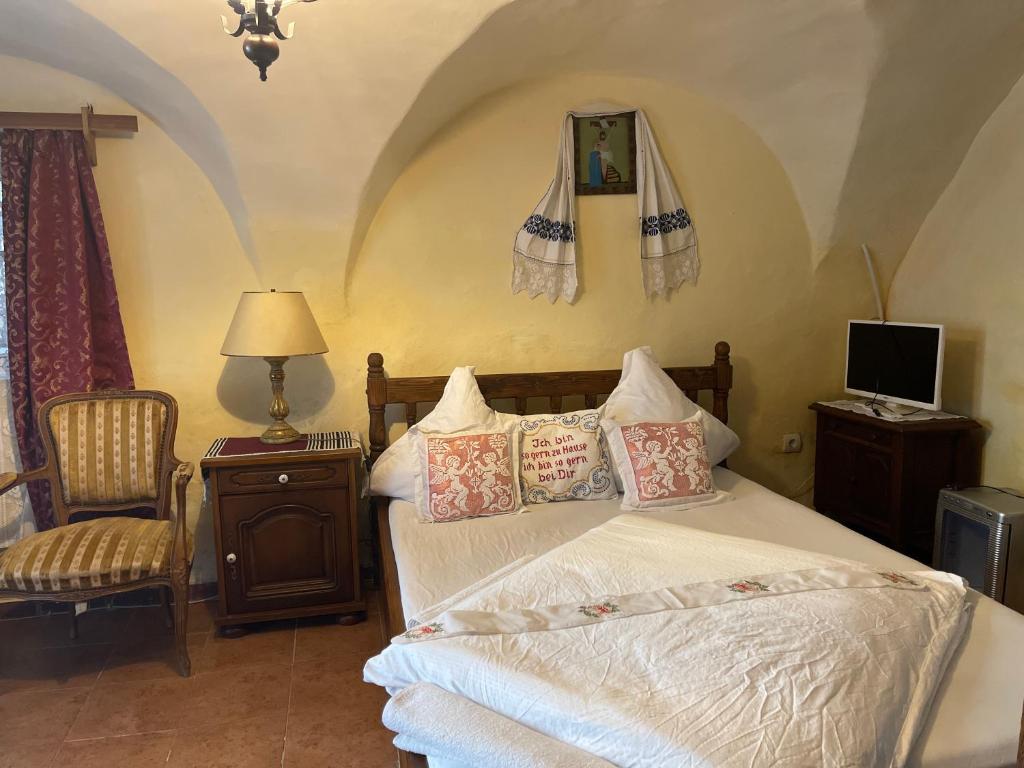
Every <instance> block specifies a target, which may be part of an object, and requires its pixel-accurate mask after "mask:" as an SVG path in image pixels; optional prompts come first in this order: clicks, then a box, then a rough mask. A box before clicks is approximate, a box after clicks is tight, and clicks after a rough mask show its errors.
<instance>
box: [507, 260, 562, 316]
mask: <svg viewBox="0 0 1024 768" xmlns="http://www.w3.org/2000/svg"><path fill="white" fill-rule="evenodd" d="M520 291H526V293H527V294H528V295H529V297H530V298H531V299H533V298H536V297H537V296H539V295H540V294H542V293H543V294H544V295H545V296H547V297H548V301H550V302H551V303H552V304H553V303H554V302H555V299H557V298H558V297H559V296H561V297H562V298H563V299H565V300H566V301H567V302H569V303H570V304H571V303H572V302H573V299H575V298H576V265H575V264H551V263H549V262H546V261H539V260H538V259H531V258H528V257H527V256H524V255H523V254H521V253H519V252H518V251H517V252H515V253H513V254H512V293H514V294H515V293H519V292H520Z"/></svg>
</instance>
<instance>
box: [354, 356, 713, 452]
mask: <svg viewBox="0 0 1024 768" xmlns="http://www.w3.org/2000/svg"><path fill="white" fill-rule="evenodd" d="M366 362H367V365H368V368H367V372H366V401H367V404H368V405H369V408H370V435H369V437H370V463H371V464H372V463H373V462H374V461H376V459H377V457H378V456H380V455H381V453H383V452H384V449H385V448H387V447H388V429H387V424H386V422H385V419H384V409H385V408H386V407H387V406H388V405H404V406H405V421H406V423H407V424H408V425H409V426H410V427H411V426H412V425H413V424H415V423H416V421H417V420H418V416H417V413H418V405H419V404H420V403H436V402H437V401H438V400H440V399H441V393H442V392H444V386H445V384H446V383H447V382H448V377H447V376H416V377H406V378H388V376H387V375H386V374H385V373H384V356H383V355H381V354H380V353H379V352H373V353H371V354H370V356H369V357H368V358H367V359H366ZM665 373H667V374H668V375H669V376H671V377H672V380H673V381H674V382H675V383H676V386H678V387H679V388H680V389H681V390H683V392H685V393H686V396H687V397H688V398H690V399H691V400H693V401H694V402H696V401H697V395H698V393H699V392H700V391H701V390H710V391H711V392H712V396H713V400H712V407H711V412H712V413H713V414H714V415H715V416H716V417H717V418H718V419H720V420H721V421H722V422H728V421H729V390H730V388H731V387H732V363H731V362H729V345H728V344H727V343H726V342H724V341H720V342H718V343H717V344H716V345H715V359H714V362H713V363H712V364H711V365H702V366H694V367H687V368H666V369H665ZM621 375H622V371H621V370H609V371H559V372H550V373H490V374H482V375H478V376H477V377H476V381H477V384H479V385H480V392H481V393H483V396H484V398H485V399H486V400H487V402H488V403H492V402H493V401H494V400H513V401H514V402H515V410H516V413H518V414H520V415H523V414H525V413H526V401H527V399H529V398H537V397H540V398H547V399H548V402H549V404H550V408H549V411H548V412H549V413H560V412H561V410H562V399H563V398H565V397H571V396H577V397H578V396H580V395H582V396H583V400H584V403H585V404H586V407H587V408H594V407H596V406H597V398H598V396H600V395H607V394H609V393H610V392H611V391H612V390H613V389H615V385H616V384H618V383H619V378H620V377H621Z"/></svg>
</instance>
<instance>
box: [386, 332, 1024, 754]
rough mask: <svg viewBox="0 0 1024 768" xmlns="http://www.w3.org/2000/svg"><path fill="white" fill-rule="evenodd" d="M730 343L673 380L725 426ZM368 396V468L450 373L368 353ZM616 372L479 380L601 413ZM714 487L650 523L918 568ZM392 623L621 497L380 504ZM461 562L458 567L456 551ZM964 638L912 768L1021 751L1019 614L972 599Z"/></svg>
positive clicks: (756, 488)
mask: <svg viewBox="0 0 1024 768" xmlns="http://www.w3.org/2000/svg"><path fill="white" fill-rule="evenodd" d="M729 352H730V350H729V345H728V344H726V343H725V342H719V343H718V345H716V348H715V357H714V361H713V362H712V364H711V365H708V366H700V367H688V368H668V369H666V372H667V373H668V374H669V375H670V376H671V377H672V379H673V380H674V381H675V382H676V384H677V385H678V386H679V387H680V389H682V390H683V391H684V392H685V393H686V394H687V396H688V397H690V399H692V400H694V401H696V400H697V399H698V397H699V396H700V393H702V392H710V393H711V410H712V412H713V413H714V415H715V416H716V417H718V418H719V419H721V420H722V421H726V420H727V419H728V401H729V392H730V389H731V386H732V366H731V363H730V361H729ZM368 362H369V370H368V377H367V398H368V404H369V411H370V433H369V438H370V440H369V442H370V461H371V462H372V461H373V460H374V459H376V458H377V457H378V456H379V455H380V454H381V452H382V451H383V450H384V449H385V448H386V446H387V422H386V418H385V409H386V408H387V406H389V405H390V406H393V407H394V406H398V407H400V408H402V409H404V416H405V421H406V423H407V424H409V425H412V424H414V423H416V421H417V420H418V414H419V411H418V406H419V405H420V404H422V403H429V402H434V401H436V400H437V399H438V398H439V397H440V394H441V392H442V390H443V387H444V384H445V381H446V378H447V377H417V378H388V377H387V376H386V375H385V373H384V369H383V358H382V356H381V355H379V354H376V353H375V354H373V355H370V357H369V361H368ZM618 378H619V371H616V370H609V371H582V372H581V371H576V372H564V373H534V374H492V375H481V376H478V377H477V381H478V383H479V386H480V389H481V392H482V393H483V394H484V396H485V398H487V399H488V401H489V402H494V401H507V402H511V403H512V404H513V405H514V409H515V411H516V412H517V413H520V414H522V413H525V412H526V411H527V407H528V405H530V404H531V403H533V402H535V401H534V400H532V398H544V400H543V401H542V402H543V403H544V406H546V408H547V409H548V410H550V411H551V412H558V411H560V409H561V407H562V403H563V401H565V399H567V398H569V397H571V396H577V397H579V396H582V398H583V400H584V402H585V404H586V405H587V406H588V407H594V406H595V405H596V404H597V402H598V398H599V397H600V396H601V395H604V394H607V393H608V392H610V391H611V390H612V389H613V388H614V387H615V385H616V383H617V381H618ZM715 480H716V484H717V485H719V486H720V487H721V488H722V489H724V490H726V491H728V492H730V493H731V494H732V496H733V499H732V500H731V501H728V502H725V503H723V504H718V505H714V506H711V507H697V508H692V509H688V510H683V511H661V512H658V511H653V512H649V513H647V514H648V515H650V516H651V517H654V518H657V519H660V520H663V521H665V522H670V523H681V524H684V525H686V526H690V527H692V528H696V529H702V530H705V531H709V532H713V533H722V534H730V535H739V536H743V537H747V538H751V539H758V540H761V541H764V542H771V543H774V544H782V545H787V546H790V547H796V548H800V549H806V550H809V551H812V552H820V553H822V554H824V555H829V556H834V557H839V558H845V559H850V560H857V561H861V562H866V563H870V564H872V565H874V566H879V567H884V568H891V569H902V570H907V571H914V570H922V569H923V566H922V565H921V564H919V563H916V562H914V561H913V560H910V559H909V558H907V557H905V556H903V555H900V554H898V553H896V552H894V551H893V550H890V549H888V548H887V547H884V546H882V545H880V544H877V543H875V542H873V541H871V540H869V539H867V538H865V537H863V536H860V535H859V534H857V533H855V532H853V531H850V530H849V529H846V528H844V527H843V526H841V525H839V524H837V523H835V522H833V521H831V520H829V519H828V518H826V517H824V516H822V515H819V514H817V513H815V512H814V511H812V510H809V509H807V508H806V507H803V506H802V505H800V504H797V503H795V502H793V501H791V500H789V499H786V498H784V497H781V496H778V495H776V494H774V493H772V492H771V491H769V490H767V489H766V488H764V487H763V486H760V485H758V484H757V483H754V482H753V481H751V480H748V479H746V478H743V477H742V476H740V475H739V474H737V473H735V472H733V471H731V470H729V469H728V468H726V467H718V468H716V469H715ZM375 501H376V522H377V527H378V538H379V542H380V550H381V571H382V574H381V577H382V583H383V591H384V599H385V620H386V623H387V628H388V632H389V634H390V635H391V636H394V635H397V634H399V633H401V632H402V631H403V630H404V629H405V628H406V619H407V618H409V617H412V616H414V615H415V614H417V613H418V612H419V611H421V610H423V609H424V608H425V607H427V606H429V605H431V604H434V603H437V602H438V601H440V600H442V599H444V598H447V597H449V596H450V595H453V594H455V593H458V592H459V591H460V590H463V589H465V588H467V587H469V586H470V585H472V584H473V583H475V582H477V581H478V580H479V579H482V578H484V577H486V576H487V575H488V574H490V573H492V572H494V571H496V570H497V569H499V568H501V567H503V566H506V565H508V564H509V563H511V562H513V561H515V560H517V559H519V558H521V557H524V556H530V555H539V554H541V553H543V552H546V551H548V550H551V549H553V548H555V547H557V546H559V545H561V544H564V543H565V542H568V541H570V540H573V539H575V538H576V537H577V536H579V535H580V534H582V533H584V532H586V531H588V530H591V529H594V528H596V527H597V526H600V525H602V524H603V523H606V522H607V521H609V520H611V519H612V518H614V517H616V516H617V515H619V506H618V500H608V501H587V502H561V503H558V504H547V505H535V506H532V507H530V513H529V514H524V515H515V516H507V517H498V518H491V519H488V520H466V521H458V522H452V523H444V524H439V525H423V524H421V523H419V522H418V521H417V519H416V515H415V510H414V508H413V505H411V504H409V503H407V502H403V501H400V500H393V501H391V500H385V499H377V500H375ZM456 552H458V553H467V552H470V553H472V554H471V556H469V557H466V556H465V555H464V554H460V555H459V557H458V560H457V562H459V567H458V568H452V567H450V566H451V563H452V562H453V557H454V554H453V553H456ZM970 601H971V602H972V603H973V604H974V616H973V620H972V623H971V626H970V628H969V630H968V635H967V637H966V639H965V641H964V642H963V644H962V645H961V647H960V649H959V650H958V652H957V654H956V656H955V657H954V658H953V660H952V662H951V664H950V667H949V669H948V671H947V672H946V674H945V677H944V679H943V681H942V683H941V686H940V688H939V690H938V692H937V694H936V698H935V701H934V703H933V706H932V708H931V712H930V714H929V715H928V718H927V721H926V723H925V725H924V729H923V731H922V733H921V736H920V738H919V739H918V740H917V743H916V745H915V747H914V750H913V752H912V755H911V759H910V761H909V763H908V764H910V765H922V766H934V767H935V768H944V767H945V766H950V767H951V768H952V767H953V766H974V767H976V768H982V767H985V766H1003V765H1012V764H1014V760H1015V754H1016V747H1017V744H1018V733H1019V717H1020V706H1021V694H1022V692H1024V666H1022V665H1019V664H1018V663H1016V659H1017V656H1018V655H1019V649H1020V648H1022V647H1024V617H1022V616H1020V615H1018V614H1016V613H1015V612H1013V611H1010V610H1009V609H1007V608H1005V607H1004V606H1002V605H999V604H997V603H995V602H994V601H992V600H989V599H988V598H985V597H982V596H981V595H978V594H977V593H973V592H972V593H971V595H970ZM400 759H401V764H402V765H403V766H425V765H426V764H427V763H426V760H425V758H423V757H422V756H420V755H413V754H408V753H400Z"/></svg>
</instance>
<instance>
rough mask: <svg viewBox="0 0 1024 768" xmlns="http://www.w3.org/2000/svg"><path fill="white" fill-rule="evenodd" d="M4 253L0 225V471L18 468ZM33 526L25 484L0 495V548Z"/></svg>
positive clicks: (0, 193) (19, 463) (27, 533)
mask: <svg viewBox="0 0 1024 768" xmlns="http://www.w3.org/2000/svg"><path fill="white" fill-rule="evenodd" d="M2 194H3V192H2V191H0V195H2ZM0 202H2V200H0ZM3 257H4V233H3V227H2V226H0V472H20V471H21V459H20V457H19V456H18V444H17V439H18V438H17V436H16V435H15V433H14V411H13V409H12V406H11V375H10V367H9V366H8V364H7V297H6V296H5V295H4V290H3V286H4V283H3V279H2V275H3V260H4V259H3ZM35 530H36V524H35V518H34V517H33V516H32V507H31V505H30V504H29V501H28V491H27V490H26V489H25V486H24V485H21V486H19V487H17V488H13V489H11V490H10V491H8V492H7V493H5V494H4V495H3V496H0V548H3V547H9V546H10V545H11V544H13V543H14V542H16V541H17V540H18V539H20V538H22V537H23V536H28V535H29V534H31V533H35Z"/></svg>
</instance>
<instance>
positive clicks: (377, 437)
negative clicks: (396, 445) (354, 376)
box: [366, 352, 388, 466]
mask: <svg viewBox="0 0 1024 768" xmlns="http://www.w3.org/2000/svg"><path fill="white" fill-rule="evenodd" d="M366 365H367V368H366V403H367V405H368V406H369V409H370V434H369V437H370V465H371V466H372V465H373V463H374V462H375V461H376V460H377V458H378V457H379V456H380V455H381V454H382V453H384V449H385V448H387V447H388V430H387V425H386V424H385V423H384V407H385V406H386V405H387V402H388V382H387V379H386V378H385V377H384V356H383V355H382V354H381V353H380V352H371V353H370V355H369V357H367V358H366Z"/></svg>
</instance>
